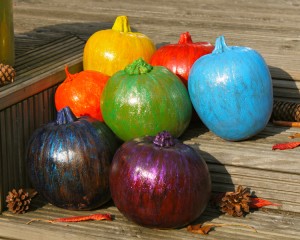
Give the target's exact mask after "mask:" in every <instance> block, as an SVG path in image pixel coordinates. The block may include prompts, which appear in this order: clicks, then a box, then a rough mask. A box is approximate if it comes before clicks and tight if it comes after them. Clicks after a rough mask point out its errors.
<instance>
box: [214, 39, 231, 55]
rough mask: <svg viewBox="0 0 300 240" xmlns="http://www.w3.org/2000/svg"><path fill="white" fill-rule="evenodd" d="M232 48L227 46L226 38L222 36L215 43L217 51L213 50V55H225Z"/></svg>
mask: <svg viewBox="0 0 300 240" xmlns="http://www.w3.org/2000/svg"><path fill="white" fill-rule="evenodd" d="M229 49H230V48H229V47H228V46H227V44H226V42H225V37H224V36H220V37H218V38H217V39H216V43H215V49H214V50H213V52H212V53H216V54H218V53H223V52H225V51H227V50H229Z"/></svg>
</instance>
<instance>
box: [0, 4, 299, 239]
mask: <svg viewBox="0 0 300 240" xmlns="http://www.w3.org/2000/svg"><path fill="white" fill-rule="evenodd" d="M14 2H15V5H14V22H15V35H16V55H17V63H16V69H17V73H18V77H17V79H16V81H15V83H13V84H12V85H11V86H5V87H2V88H0V136H1V142H0V205H4V195H6V193H7V190H8V189H11V188H12V187H23V186H28V184H29V183H28V179H27V177H26V176H25V173H24V171H25V165H24V160H23V157H22V150H24V144H25V143H26V140H27V137H28V136H29V135H30V134H31V133H32V131H33V130H34V128H35V127H37V126H38V125H39V124H42V123H43V122H46V121H48V120H49V119H51V118H52V117H53V96H52V95H53V93H54V90H55V87H56V86H57V84H59V82H60V81H62V80H63V79H64V73H63V69H64V65H66V64H68V65H69V66H71V70H72V71H79V70H80V69H81V57H82V48H83V46H84V41H85V40H86V39H87V38H88V37H89V36H90V35H91V34H92V33H93V32H95V31H97V30H101V29H106V28H110V27H111V26H112V24H113V22H114V20H115V18H116V17H117V16H119V15H127V16H128V18H129V21H130V25H131V27H132V29H133V30H134V31H139V32H142V33H144V34H146V35H147V36H149V37H150V38H151V39H153V41H154V42H155V43H156V45H157V46H158V47H159V46H161V45H163V44H166V43H176V42H177V41H178V38H179V35H180V33H182V32H186V31H189V32H190V34H191V35H192V38H193V40H194V41H209V42H211V43H214V41H215V39H216V37H218V36H219V35H224V36H225V37H226V40H227V44H229V45H242V46H248V47H251V48H253V49H256V50H257V51H259V52H260V53H261V54H262V56H263V57H264V58H265V60H266V62H267V64H268V65H269V67H270V71H271V74H272V79H273V86H274V98H275V99H282V100H292V101H296V102H300V92H299V91H300V14H299V13H300V1H299V0H265V1H258V0H253V1H251V0H250V1H249V0H239V1H225V0H223V1H222V0H201V1H200V0H199V1H197V0H196V1H195V0H193V1H192V0H182V1H174V0H170V1H155V0H153V1H150V0H146V1H138V0H131V1H127V2H124V1H116V0H110V1H97V0H86V1H84V2H83V1H79V0H73V1H66V0H52V1H46V0H38V1H37V0H33V1H32V0H15V1H14ZM47 104H48V105H47ZM10 106H13V107H11V108H10ZM24 107H25V108H24ZM37 109H42V110H43V111H41V112H38V114H37V113H35V111H36V110H37ZM30 114H33V115H34V116H35V118H34V121H30V120H28V119H27V120H26V117H27V116H30ZM20 116H22V117H23V118H24V119H25V120H24V121H25V123H23V124H22V126H19V125H17V123H15V121H14V122H10V120H11V119H17V120H20ZM9 129H12V130H9ZM296 132H300V129H299V128H286V127H278V126H274V125H272V124H271V123H270V124H269V125H268V126H267V127H266V129H265V130H264V131H263V132H261V133H260V134H258V135H257V136H255V137H253V138H251V139H249V140H247V141H242V142H227V141H224V140H222V139H220V138H218V137H217V136H215V135H214V134H212V133H211V132H209V131H208V130H207V129H206V128H205V127H204V126H203V125H202V124H201V123H200V122H196V123H193V124H191V126H190V127H189V129H188V130H187V131H186V133H185V134H184V135H183V136H182V140H183V141H184V142H185V143H186V144H189V145H191V146H192V147H194V148H195V149H196V150H197V151H199V152H200V153H201V154H202V156H203V157H204V158H205V160H206V162H207V164H208V166H209V170H210V173H211V176H212V183H213V191H214V192H223V191H228V190H233V189H234V187H236V186H237V185H239V184H241V185H243V186H248V187H250V188H251V190H252V191H254V192H255V193H256V195H257V196H259V197H262V198H265V199H268V200H271V201H273V202H275V203H279V204H281V205H280V206H271V207H266V208H264V209H263V210H260V211H254V212H252V213H250V214H248V215H247V216H246V217H245V218H233V217H229V216H226V215H223V214H220V213H219V212H218V211H216V209H214V208H212V207H208V208H207V209H206V211H205V213H204V214H203V215H202V216H201V217H200V218H199V219H198V220H197V221H196V222H201V223H203V222H213V223H242V224H245V225H248V226H251V227H254V228H255V229H256V231H257V232H255V231H253V230H251V229H249V228H245V227H239V226H227V227H217V228H215V229H214V230H213V231H211V232H210V233H209V235H208V236H200V235H195V234H192V233H189V232H187V231H186V228H181V229H175V230H157V229H148V228H143V227H140V226H138V225H136V224H134V223H132V222H130V221H127V220H126V219H125V218H124V217H123V216H122V214H120V212H119V211H118V210H117V209H116V207H115V206H114V205H113V203H112V202H111V203H109V204H107V205H106V206H104V207H102V208H100V209H97V210H94V211H91V212H74V211H68V210H63V209H59V208H57V207H54V206H52V205H50V204H48V203H46V202H45V201H44V200H43V199H41V198H40V197H38V198H35V199H34V200H33V203H32V204H33V208H32V211H30V212H28V213H26V214H23V215H13V214H11V213H10V212H8V211H4V212H2V214H1V206H0V239H32V240H35V239H71V238H74V239H114V240H117V239H151V240H152V239H170V240H171V239H178V240H179V239H225V240H226V239H239V240H240V239H249V238H252V239H280V240H281V239H300V234H299V230H300V148H295V149H292V150H286V151H272V146H273V145H274V144H275V143H279V142H285V141H297V139H295V140H290V139H289V138H288V136H290V135H292V134H294V133H296ZM20 133H22V134H25V135H26V136H25V137H24V136H23V137H20V136H19V135H18V134H20ZM3 139H5V141H4V140H3ZM12 145H16V146H19V149H18V151H14V152H10V151H13V150H10V149H14V148H12V147H10V146H12ZM13 168H15V169H17V170H15V169H13ZM96 212H99V213H105V212H108V213H111V214H112V215H114V220H113V221H111V222H104V221H103V222H83V223H72V224H68V226H66V224H60V223H58V224H50V223H45V222H34V223H32V224H30V225H26V222H28V221H29V220H31V219H33V218H40V219H45V220H46V219H50V218H57V217H65V216H72V215H84V214H91V213H96Z"/></svg>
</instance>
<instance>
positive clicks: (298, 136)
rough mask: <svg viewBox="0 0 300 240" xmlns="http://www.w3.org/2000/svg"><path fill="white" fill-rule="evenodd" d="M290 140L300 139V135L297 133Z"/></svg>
mask: <svg viewBox="0 0 300 240" xmlns="http://www.w3.org/2000/svg"><path fill="white" fill-rule="evenodd" d="M289 138H291V139H294V138H300V133H295V134H293V135H291V136H289Z"/></svg>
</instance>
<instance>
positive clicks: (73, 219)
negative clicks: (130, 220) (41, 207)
mask: <svg viewBox="0 0 300 240" xmlns="http://www.w3.org/2000/svg"><path fill="white" fill-rule="evenodd" d="M89 220H96V221H100V220H108V221H111V220H112V216H111V215H110V214H109V213H107V214H101V213H96V214H91V215H88V216H74V217H66V218H55V219H52V220H45V219H32V220H30V221H29V222H27V223H26V224H30V223H32V222H34V221H43V222H49V223H54V222H82V221H89Z"/></svg>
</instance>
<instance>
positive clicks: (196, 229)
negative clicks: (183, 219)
mask: <svg viewBox="0 0 300 240" xmlns="http://www.w3.org/2000/svg"><path fill="white" fill-rule="evenodd" d="M213 227H214V225H213V224H210V225H205V226H202V224H201V223H199V224H197V225H189V226H188V227H187V230H188V232H191V233H198V234H201V235H207V234H208V232H209V231H210V230H211V229H212V228H213Z"/></svg>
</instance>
